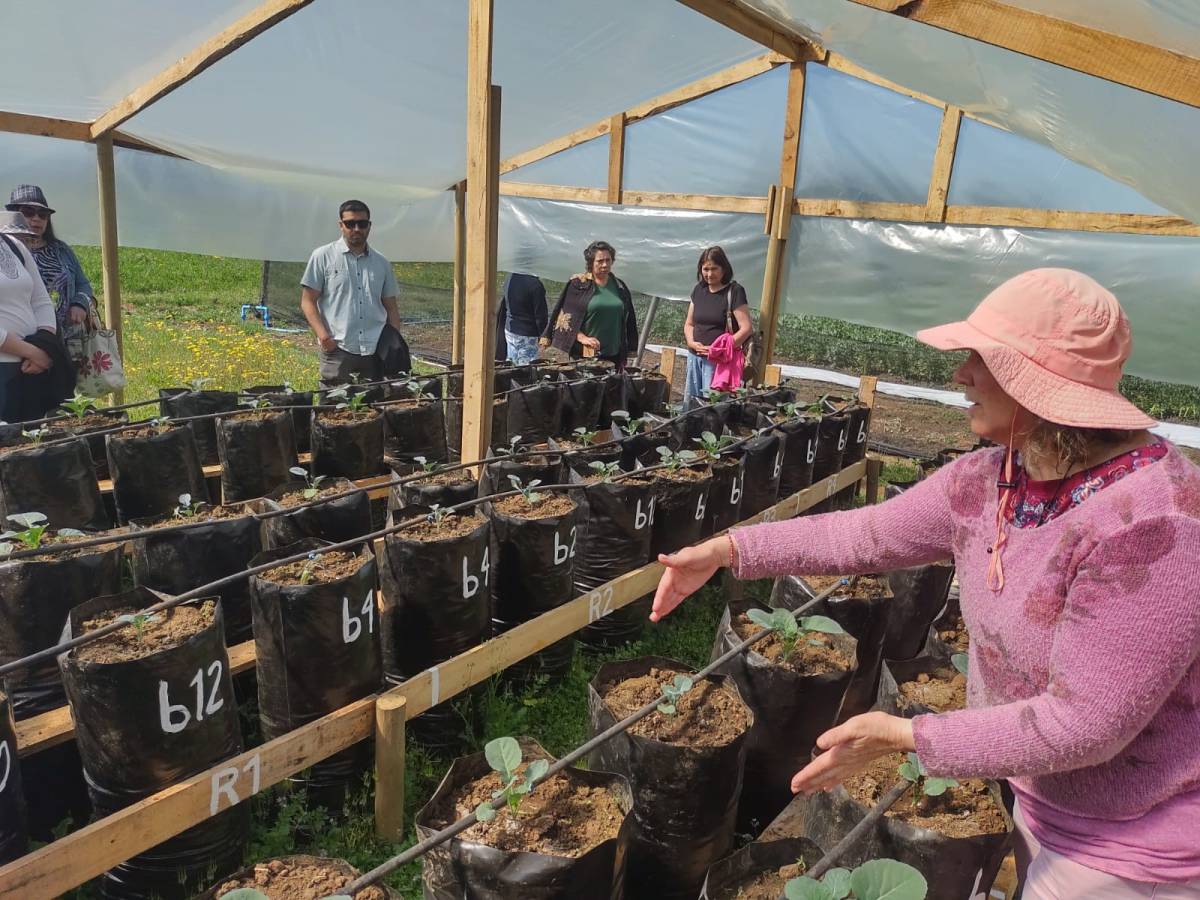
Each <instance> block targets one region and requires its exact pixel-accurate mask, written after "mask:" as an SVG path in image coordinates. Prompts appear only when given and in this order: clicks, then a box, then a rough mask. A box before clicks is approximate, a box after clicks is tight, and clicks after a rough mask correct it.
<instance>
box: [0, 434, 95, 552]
mask: <svg viewBox="0 0 1200 900" xmlns="http://www.w3.org/2000/svg"><path fill="white" fill-rule="evenodd" d="M26 512H40V513H41V514H42V515H44V516H45V517H46V519H47V521H48V522H49V523H50V526H51V527H52V528H80V529H84V530H87V531H103V530H104V529H106V528H108V527H110V526H111V525H112V522H110V521H109V518H108V510H106V509H105V508H104V501H103V500H101V499H100V483H99V482H98V481H97V480H96V467H95V466H94V465H93V463H92V454H91V451H89V450H88V445H87V441H85V440H84V439H83V438H73V439H71V440H64V441H62V442H61V443H53V444H46V445H45V446H34V445H32V444H30V445H29V446H22V447H19V448H18V449H15V450H9V451H7V452H5V453H0V522H3V521H4V517H5V516H11V515H14V514H16V513H26ZM4 525H5V527H7V526H8V523H7V522H4Z"/></svg>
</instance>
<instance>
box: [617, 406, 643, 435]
mask: <svg viewBox="0 0 1200 900" xmlns="http://www.w3.org/2000/svg"><path fill="white" fill-rule="evenodd" d="M611 416H612V419H613V420H614V421H615V422H617V425H618V427H619V428H620V429H621V431H623V432H624V433H625V434H641V433H642V429H643V428H644V427H645V426H646V425H649V424H652V420H651V419H650V417H649V416H641V417H640V418H637V419H634V418H632V417H631V416H630V415H629V413H628V412H626V411H625V410H623V409H614V410H613V411H612V413H611Z"/></svg>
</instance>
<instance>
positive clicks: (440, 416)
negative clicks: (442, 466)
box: [379, 400, 446, 462]
mask: <svg viewBox="0 0 1200 900" xmlns="http://www.w3.org/2000/svg"><path fill="white" fill-rule="evenodd" d="M379 409H380V410H381V411H382V412H383V429H384V440H383V447H384V452H386V453H387V455H388V456H392V457H395V458H396V459H402V460H412V459H414V458H415V457H418V456H423V457H425V461H426V462H445V460H446V415H445V412H444V411H443V407H442V402H441V401H440V400H423V401H420V402H417V403H413V402H411V401H410V402H400V403H386V404H384V405H382V406H380V407H379Z"/></svg>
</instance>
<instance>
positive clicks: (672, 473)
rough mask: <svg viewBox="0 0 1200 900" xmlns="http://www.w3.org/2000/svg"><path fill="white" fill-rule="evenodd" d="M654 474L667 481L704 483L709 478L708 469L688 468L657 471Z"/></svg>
mask: <svg viewBox="0 0 1200 900" xmlns="http://www.w3.org/2000/svg"><path fill="white" fill-rule="evenodd" d="M654 474H655V475H657V476H658V477H659V478H665V479H667V481H703V480H704V479H705V478H707V477H708V476H709V472H708V469H706V468H688V467H687V466H683V467H681V468H678V469H655V470H654Z"/></svg>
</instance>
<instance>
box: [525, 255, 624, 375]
mask: <svg viewBox="0 0 1200 900" xmlns="http://www.w3.org/2000/svg"><path fill="white" fill-rule="evenodd" d="M609 278H611V279H612V280H613V281H614V282H615V283H616V285H617V294H618V295H619V296H620V298H621V302H622V303H624V304H625V331H624V335H623V339H622V342H621V353H620V355H621V356H622V357H625V356H628V355H629V354H631V353H634V352H636V351H637V342H638V331H637V312H636V311H635V310H634V308H633V296H632V295H631V294H630V293H629V288H628V287H626V285H625V282H623V281H622V280H621V279H620V278H618V277H617V276H616V275H610V276H609ZM595 293H596V283H595V282H594V281H592V280H591V279H590V278H589V279H587V280H585V281H580V280H579V279H577V278H572V279H571V280H570V281H568V282H567V283H566V286H564V287H563V289H562V293H561V294H559V296H558V302H557V303H555V304H554V309H553V310H551V311H550V321H549V322H547V323H546V329H545V331H543V332H542V337H541V340H540V342H539V343H541V345H542V346H546V345H547V344H548V345H550V346H551V347H554V348H555V349H558V350H562V351H563V352H564V353H569V354H571V356H573V357H576V358H578V357H580V356H582V355H583V353H582V348H581V347H580V345H579V343H578V342H577V341H576V340H575V335H577V334H578V333H579V329H580V327H581V326H582V325H583V319H584V316H586V315H587V308H588V304H589V303H590V302H591V301H592V295H593V294H595Z"/></svg>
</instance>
